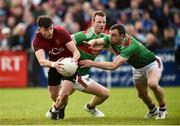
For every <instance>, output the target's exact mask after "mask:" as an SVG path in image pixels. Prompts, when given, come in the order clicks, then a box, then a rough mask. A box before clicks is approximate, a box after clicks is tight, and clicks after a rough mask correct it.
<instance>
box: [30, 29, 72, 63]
mask: <svg viewBox="0 0 180 126" xmlns="http://www.w3.org/2000/svg"><path fill="white" fill-rule="evenodd" d="M53 29H54V31H53V37H52V39H45V38H43V36H42V35H41V34H40V33H39V32H37V33H36V35H35V38H34V40H33V47H34V50H35V51H37V50H39V49H43V50H44V51H45V52H46V53H47V54H48V56H49V60H50V61H57V60H58V59H60V58H61V57H72V53H71V52H70V51H69V50H68V49H67V47H66V44H67V43H68V42H70V41H71V40H72V39H71V36H70V35H69V33H68V32H67V31H66V30H65V29H64V28H62V27H60V26H54V27H53Z"/></svg>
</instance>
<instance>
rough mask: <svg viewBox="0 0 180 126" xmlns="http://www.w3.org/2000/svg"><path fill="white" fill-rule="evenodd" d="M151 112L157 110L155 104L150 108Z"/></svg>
mask: <svg viewBox="0 0 180 126" xmlns="http://www.w3.org/2000/svg"><path fill="white" fill-rule="evenodd" d="M148 108H149V110H150V111H155V110H156V106H155V104H152V105H151V106H148Z"/></svg>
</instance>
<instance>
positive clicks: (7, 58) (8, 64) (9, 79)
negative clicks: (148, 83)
mask: <svg viewBox="0 0 180 126" xmlns="http://www.w3.org/2000/svg"><path fill="white" fill-rule="evenodd" d="M26 86H27V54H26V52H10V51H5V52H0V87H26Z"/></svg>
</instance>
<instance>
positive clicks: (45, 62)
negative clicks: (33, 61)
mask: <svg viewBox="0 0 180 126" xmlns="http://www.w3.org/2000/svg"><path fill="white" fill-rule="evenodd" d="M39 64H40V65H41V66H43V67H54V65H55V62H52V61H49V60H47V59H42V60H39Z"/></svg>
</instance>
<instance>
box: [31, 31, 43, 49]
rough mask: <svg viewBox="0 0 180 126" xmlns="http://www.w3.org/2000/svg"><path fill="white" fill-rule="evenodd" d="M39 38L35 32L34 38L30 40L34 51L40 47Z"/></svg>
mask: <svg viewBox="0 0 180 126" xmlns="http://www.w3.org/2000/svg"><path fill="white" fill-rule="evenodd" d="M40 41H41V40H40V38H39V37H38V35H37V34H36V35H35V37H34V39H33V40H32V45H33V49H34V51H37V50H39V49H42V47H41V45H40Z"/></svg>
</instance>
